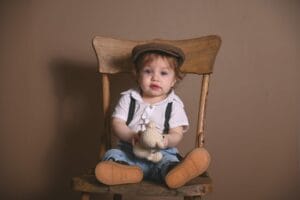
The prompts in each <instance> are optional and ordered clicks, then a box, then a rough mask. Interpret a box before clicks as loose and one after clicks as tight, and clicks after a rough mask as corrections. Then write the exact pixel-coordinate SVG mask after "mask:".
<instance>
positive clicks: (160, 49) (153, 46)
mask: <svg viewBox="0 0 300 200" xmlns="http://www.w3.org/2000/svg"><path fill="white" fill-rule="evenodd" d="M146 52H157V53H164V54H167V55H169V56H173V57H175V58H177V60H178V66H179V67H180V66H181V65H182V64H183V62H184V60H185V55H184V53H183V51H182V50H181V49H180V48H178V47H176V46H173V45H170V44H166V43H146V44H140V45H137V46H135V47H134V48H133V49H132V54H131V55H132V60H133V62H134V63H135V62H136V61H137V59H138V58H139V56H140V55H142V54H143V53H146Z"/></svg>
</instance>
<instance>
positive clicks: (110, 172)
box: [95, 149, 143, 185]
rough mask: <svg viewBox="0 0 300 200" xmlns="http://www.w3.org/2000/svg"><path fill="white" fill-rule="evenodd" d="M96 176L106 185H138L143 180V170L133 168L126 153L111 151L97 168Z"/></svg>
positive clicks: (136, 167)
mask: <svg viewBox="0 0 300 200" xmlns="http://www.w3.org/2000/svg"><path fill="white" fill-rule="evenodd" d="M118 162H119V163H118ZM120 163H125V164H120ZM95 175H96V178H97V179H98V180H99V181H100V182H102V183H104V184H106V185H117V184H126V183H138V182H140V181H141V180H142V179H143V172H142V170H141V168H140V167H138V166H133V163H132V161H131V160H130V159H128V156H127V155H126V153H125V152H123V151H122V150H119V149H111V150H109V151H107V152H106V153H105V155H104V158H103V161H101V162H100V163H98V165H97V166H96V169H95Z"/></svg>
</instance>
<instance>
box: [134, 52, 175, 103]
mask: <svg viewBox="0 0 300 200" xmlns="http://www.w3.org/2000/svg"><path fill="white" fill-rule="evenodd" d="M175 82H176V78H175V72H174V70H173V69H172V68H171V66H170V64H169V63H168V61H167V59H166V58H162V57H157V59H154V60H152V61H150V62H148V63H146V64H145V65H144V66H143V68H142V69H141V70H140V72H139V74H138V83H139V86H140V88H141V90H142V92H143V93H142V96H143V98H144V99H149V98H150V99H151V98H154V99H155V101H157V102H158V101H161V100H163V99H165V98H166V97H167V95H168V93H169V91H170V90H171V88H172V87H173V86H174V84H175Z"/></svg>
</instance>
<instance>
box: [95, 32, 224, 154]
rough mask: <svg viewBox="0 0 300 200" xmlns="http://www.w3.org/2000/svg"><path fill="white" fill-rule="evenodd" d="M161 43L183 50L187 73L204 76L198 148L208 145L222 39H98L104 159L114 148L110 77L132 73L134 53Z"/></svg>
mask: <svg viewBox="0 0 300 200" xmlns="http://www.w3.org/2000/svg"><path fill="white" fill-rule="evenodd" d="M148 42H161V43H168V44H172V45H174V46H177V47H179V48H181V49H182V50H183V52H184V53H185V56H186V59H185V62H184V64H183V66H182V67H181V71H182V72H183V73H193V74H198V75H202V84H201V91H200V101H199V111H198V124H197V134H196V142H195V145H196V147H201V146H203V144H204V114H205V105H206V99H207V94H208V85H209V77H210V74H211V73H212V72H213V65H214V62H215V58H216V55H217V53H218V50H219V48H220V45H221V39H220V37H219V36H216V35H210V36H204V37H199V38H193V39H186V40H163V39H153V40H140V41H133V40H121V39H114V38H108V37H100V36H97V37H95V38H94V39H93V46H94V49H95V52H96V55H97V58H98V66H99V72H100V73H101V74H102V87H103V88H102V94H103V112H104V127H105V130H104V131H105V134H103V135H102V138H101V146H100V157H102V156H103V154H104V153H105V151H106V150H107V149H109V148H111V134H110V133H111V131H110V81H109V74H116V73H122V72H129V73H130V72H132V70H133V67H134V66H133V63H132V61H131V51H132V49H133V47H134V46H136V45H137V44H143V43H148Z"/></svg>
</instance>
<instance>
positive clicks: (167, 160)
mask: <svg viewBox="0 0 300 200" xmlns="http://www.w3.org/2000/svg"><path fill="white" fill-rule="evenodd" d="M161 153H162V154H163V158H162V160H161V161H160V162H158V163H153V162H150V161H148V160H146V159H140V158H137V157H136V156H135V155H134V154H133V151H132V145H131V144H129V143H126V142H120V143H119V144H118V149H110V150H108V151H107V152H106V153H105V155H104V157H103V159H102V160H114V161H121V162H126V163H128V164H129V165H135V166H139V167H140V168H141V169H142V170H143V173H144V179H145V180H150V181H155V182H158V183H164V180H165V176H166V175H167V173H168V172H169V169H170V167H172V166H174V165H176V164H178V162H179V160H178V157H177V154H178V151H177V149H176V148H167V149H163V150H161Z"/></svg>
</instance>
